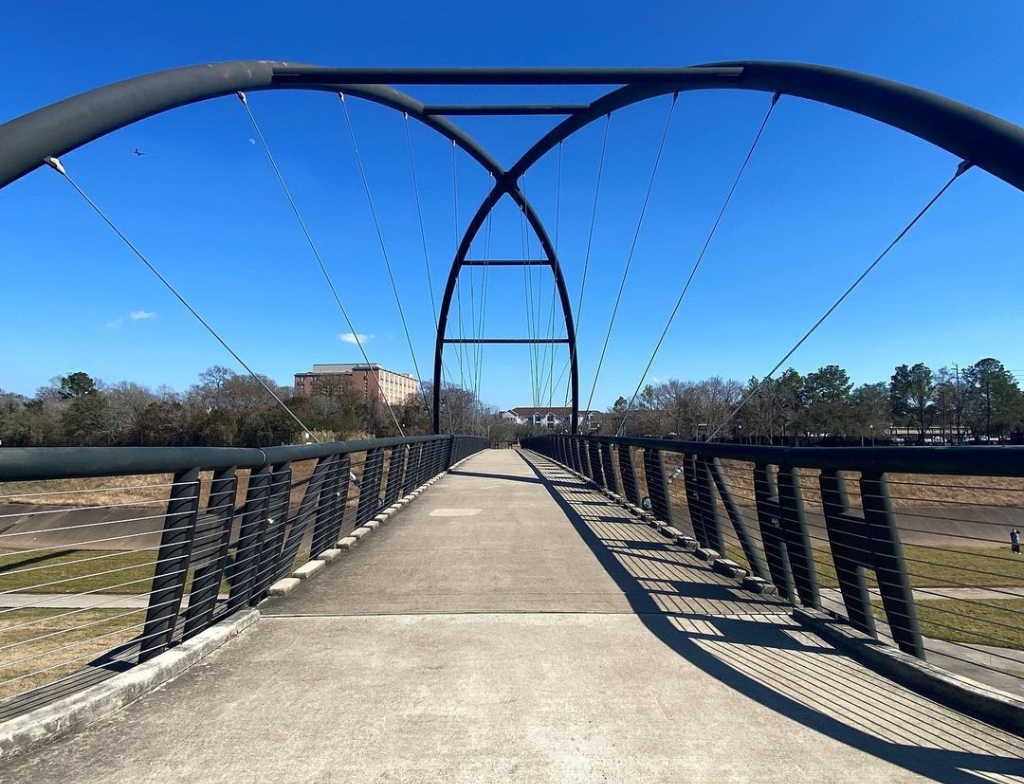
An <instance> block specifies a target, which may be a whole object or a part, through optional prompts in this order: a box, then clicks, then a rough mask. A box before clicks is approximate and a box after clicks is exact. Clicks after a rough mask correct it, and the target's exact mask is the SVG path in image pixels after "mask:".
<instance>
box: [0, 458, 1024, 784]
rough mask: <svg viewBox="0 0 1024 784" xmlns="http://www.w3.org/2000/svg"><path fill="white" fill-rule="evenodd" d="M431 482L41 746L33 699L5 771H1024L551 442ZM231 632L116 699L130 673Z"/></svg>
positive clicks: (207, 775) (737, 776)
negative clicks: (191, 661) (117, 703)
mask: <svg viewBox="0 0 1024 784" xmlns="http://www.w3.org/2000/svg"><path fill="white" fill-rule="evenodd" d="M303 449H308V447H303ZM395 451H396V452H399V453H400V451H401V450H398V449H396V450H395ZM624 451H625V450H624ZM236 457H237V455H236ZM457 457H459V455H458V453H456V458H457ZM371 462H373V461H372V458H371ZM406 465H407V466H408V465H409V463H408V461H407V462H406ZM313 481H314V482H315V481H316V479H314V480H313ZM387 485H388V483H387V482H386V481H385V483H384V486H385V488H386V487H387ZM423 488H424V489H423V490H422V491H412V492H410V493H408V494H406V495H405V496H403V498H402V499H400V500H403V501H404V500H406V499H408V503H404V502H403V503H401V504H393V505H392V506H391V507H389V508H393V510H392V512H391V513H390V514H382V515H379V516H377V517H378V518H379V519H380V520H382V521H383V522H381V523H380V524H378V523H377V521H376V520H369V521H368V522H369V523H370V526H369V527H367V526H359V528H358V531H359V533H357V535H356V537H353V536H351V535H347V536H341V538H340V541H341V543H342V547H343V548H345V549H344V550H343V551H342V552H340V553H339V551H338V549H337V548H334V547H330V548H328V549H327V550H325V551H323V552H319V553H317V552H316V551H315V550H314V551H313V554H315V555H319V556H320V558H319V559H315V560H314V561H312V562H311V563H315V564H318V565H321V564H323V563H326V566H323V567H322V568H318V569H317V570H307V571H315V572H316V573H315V574H313V575H312V576H309V577H308V578H306V579H303V580H296V581H295V582H296V583H298V584H297V586H295V587H294V588H293V587H292V585H293V583H291V582H288V581H287V580H285V581H283V582H281V583H278V584H277V586H278V587H277V588H276V589H274V588H273V587H268V588H267V591H269V592H270V593H271V594H282V595H271V596H269V597H268V598H265V599H263V598H261V597H260V596H259V595H255V596H253V597H252V599H253V600H252V601H251V602H249V603H248V604H247V606H246V607H243V608H240V609H235V610H233V611H232V612H231V613H230V614H228V612H227V609H226V607H227V605H228V604H229V596H222V597H221V600H220V602H219V604H221V605H225V614H224V615H219V616H218V617H219V618H220V620H219V622H218V623H217V624H215V625H214V626H212V627H211V628H210V629H209V630H208V631H206V632H200V633H199V634H197V635H196V636H195V637H191V638H189V641H186V642H184V643H182V644H181V645H178V639H179V635H180V634H181V632H182V623H183V621H184V617H185V616H186V615H189V616H190V617H194V615H192V614H190V613H189V612H188V610H185V609H182V617H181V618H179V619H178V623H176V624H174V626H176V628H177V631H176V632H174V633H173V635H172V637H171V640H172V642H171V644H170V647H169V649H168V651H167V652H166V653H164V654H162V656H161V655H158V656H156V657H155V658H153V659H150V660H149V662H148V663H147V664H142V665H140V666H139V667H137V668H135V669H134V670H131V671H129V672H128V673H125V674H121V675H115V676H113V677H112V678H110V679H109V680H106V681H104V682H102V683H100V684H98V685H93V686H91V687H88V688H86V689H85V690H84V691H82V692H79V693H78V694H77V695H72V696H70V697H64V698H63V701H62V702H58V703H51V704H50V705H49V706H48V707H43V708H36V710H35V715H36V716H37V717H42V718H37V720H36V724H35V726H34V727H33V731H34V732H35V733H37V735H36V736H35V737H28V736H26V735H25V732H24V730H25V728H26V727H27V726H28V725H27V724H26V719H27V718H28V717H29V716H31V715H32V714H31V713H29V714H23V715H22V716H21V717H20V718H19V717H15V718H13V719H9V721H8V722H7V725H6V726H7V727H11V726H12V725H18V724H19V722H21V725H20V728H21V730H22V736H21V738H20V740H19V741H18V742H19V743H20V744H21V746H22V748H21V749H20V751H21V753H19V754H16V755H13V756H11V755H10V752H11V751H12V748H11V747H10V746H8V747H7V748H5V749H4V751H5V758H6V759H5V760H0V780H3V781H11V782H15V781H33V782H48V781H55V782H56V781H75V782H83V784H84V783H85V782H122V781H128V780H131V781H139V782H148V781H152V782H158V781H168V780H180V781H186V780H187V781H199V782H221V781H293V780H304V781H348V782H358V781H367V782H369V781H383V780H395V781H423V782H434V781H465V782H476V781H523V782H536V781H552V782H556V781H557V782H566V781H580V782H582V781H602V780H608V781H628V780H643V781H687V780H737V781H746V780H754V779H756V780H761V781H792V780H794V777H796V778H797V779H798V780H822V781H858V782H860V781H887V782H888V781H919V780H938V781H948V782H961V781H963V782H967V781H971V782H973V781H1020V780H1021V779H1022V778H1024V761H1022V760H1024V740H1022V739H1021V737H1020V736H1019V734H1014V733H1013V732H1011V731H1007V730H1004V729H999V728H997V727H996V726H993V725H992V724H990V723H986V722H984V721H980V720H978V719H975V718H971V717H969V716H967V715H965V713H964V712H963V711H962V710H957V709H955V707H951V705H954V704H955V702H951V701H950V698H949V695H948V694H947V695H946V697H945V698H943V699H942V700H941V701H939V700H936V699H932V698H929V697H927V696H924V695H923V694H922V693H921V692H920V689H918V690H912V689H910V688H907V687H906V686H904V685H900V684H898V683H896V682H895V681H894V680H892V679H891V678H890V677H887V676H886V675H884V674H880V672H879V671H877V670H878V668H877V667H876V668H875V669H869V668H868V667H866V666H864V665H863V664H861V663H859V662H858V661H857V659H855V658H854V657H852V656H851V655H849V653H848V652H847V650H849V649H848V648H846V647H845V646H846V644H845V643H841V644H838V645H837V644H834V643H836V639H837V638H836V637H834V636H829V635H828V634H825V635H822V634H819V633H816V631H815V628H816V627H815V626H814V625H813V624H809V623H808V622H807V620H806V619H803V620H801V618H799V617H795V616H794V607H793V605H791V604H790V602H788V601H786V600H784V599H782V598H780V597H779V596H777V595H773V594H772V593H771V592H770V591H762V592H760V593H758V592H755V591H752V590H747V589H744V588H743V587H742V584H741V582H740V581H739V580H738V579H736V578H735V577H730V576H726V575H725V574H721V573H719V571H716V570H714V569H712V567H711V565H710V564H709V563H708V562H707V561H706V560H703V559H702V558H701V557H699V556H701V555H705V554H704V553H696V552H694V551H693V550H692V548H691V547H689V546H687V542H686V538H685V537H681V538H679V539H678V540H677V539H676V537H674V536H673V537H669V536H666V534H665V532H664V531H663V530H661V529H659V528H657V527H654V526H652V525H651V524H650V522H652V521H645V520H644V519H641V518H642V515H641V514H638V510H636V509H633V508H630V505H629V504H628V503H626V502H623V503H620V502H618V501H616V500H613V499H611V498H609V497H608V496H609V495H610V493H609V492H608V491H607V490H606V489H604V488H600V487H598V486H597V485H596V484H595V483H594V482H592V481H590V480H588V479H586V478H584V477H581V476H580V475H578V474H577V473H576V472H574V471H572V470H571V469H569V468H567V467H566V466H564V465H561V464H559V463H557V462H555V461H554V460H552V459H551V458H549V457H546V456H543V455H541V454H539V453H538V452H536V451H530V450H519V449H514V450H510V449H504V450H494V449H492V450H484V451H479V452H477V453H475V454H473V455H472V456H470V457H468V458H466V459H463V460H461V462H459V461H456V464H455V465H454V466H453V467H452V468H451V469H450V470H449V471H447V472H446V473H443V474H442V475H440V477H439V478H438V479H437V480H436V481H432V480H427V482H426V483H425V484H424V485H423ZM414 496H415V497H414ZM214 501H216V499H214ZM250 511H251V509H250ZM646 516H647V517H650V515H646ZM676 516H677V518H678V517H679V514H678V510H677V515H676ZM202 518H203V515H200V519H202ZM653 522H657V521H653ZM676 522H677V524H678V525H679V527H680V528H685V529H686V530H690V526H689V525H688V524H685V523H684V522H682V521H680V520H678V519H677V520H676ZM243 525H244V523H243ZM350 525H351V524H350ZM314 528H315V526H314ZM371 529H372V533H370V531H371ZM93 530H95V529H93ZM364 532H365V533H364ZM264 533H265V534H266V531H265V532H264ZM347 533H349V531H340V532H339V535H340V534H347ZM164 538H165V540H166V538H167V537H164ZM287 538H288V537H282V538H281V539H280V540H279V544H280V542H284V541H286V540H287ZM357 539H358V544H357V545H356V544H355V542H356V540H357ZM165 544H166V541H165ZM332 544H333V543H332ZM759 546H760V545H759ZM328 561H329V563H328ZM200 571H201V568H200ZM198 573H199V572H198V571H197V572H196V574H198ZM195 579H198V578H195ZM241 583H242V581H241V580H239V579H238V577H237V576H236V578H235V584H236V585H240V584H241ZM197 590H200V591H201V587H200V588H197V586H196V582H195V581H193V582H192V583H191V600H190V601H189V602H188V603H187V604H188V607H190V608H192V607H196V606H199V604H200V603H201V600H199V599H197V597H196V591H197ZM249 606H253V607H255V609H248V607H249ZM151 612H152V611H151ZM256 615H258V619H257V620H255V621H253V618H254V616H256ZM154 617H156V616H154ZM151 620H152V619H151ZM231 627H235V630H236V631H237V630H239V629H243V628H244V631H241V632H240V633H238V634H237V636H231V637H230V638H229V639H228V636H229V635H227V634H220V636H219V637H218V639H217V642H216V643H215V645H219V647H216V650H215V651H214V652H212V653H209V655H207V656H206V657H205V658H204V659H202V660H201V661H200V662H198V663H196V664H195V666H192V667H191V668H190V669H187V670H185V671H184V672H181V674H179V675H178V676H177V677H176V678H174V679H173V680H171V681H170V682H169V683H168V684H167V685H165V686H162V687H161V688H158V689H156V690H154V691H152V692H151V693H147V694H143V695H142V696H141V697H139V698H138V699H137V700H135V701H134V702H131V703H130V704H128V705H126V706H125V707H123V708H121V709H120V710H118V711H116V712H112V713H111V712H110V704H108V703H109V702H110V700H111V699H112V698H111V695H112V694H113V693H114V692H115V691H116V689H115V687H114V684H115V683H116V682H117V681H118V680H119V679H122V680H123V679H126V678H127V679H131V678H132V677H133V674H137V673H138V672H139V671H140V670H146V669H147V668H150V669H152V668H153V667H154V666H155V665H157V664H158V663H159V662H160V661H161V660H162V659H164V660H166V659H167V657H171V656H173V655H174V652H175V650H178V649H180V648H181V647H189V646H190V645H197V644H199V645H201V644H202V640H203V639H204V638H206V637H209V636H210V635H211V634H214V635H216V634H217V633H218V632H217V629H218V628H221V629H223V628H231ZM154 628H155V626H154ZM819 631H820V629H819ZM848 635H852V632H848ZM830 640H831V642H830ZM197 641H198V642H197ZM860 644H865V643H864V642H863V641H861V643H860ZM175 646H177V647H175ZM893 655H896V654H893ZM98 666H102V665H98ZM892 671H893V672H895V671H896V670H895V669H894V670H892ZM134 677H139V676H137V675H135V676H134ZM143 677H149V676H143ZM903 680H904V682H907V681H906V678H905V677H904V678H903ZM157 682H158V681H154V683H153V685H156V683H157ZM118 688H130V687H124V686H121V687H118ZM980 688H981V687H980V686H978V687H976V688H975V691H977V690H978V689H980ZM96 690H105V691H104V698H103V699H99V700H94V701H93V704H92V706H91V707H88V708H86V709H85V711H84V714H83V715H79V716H77V717H76V718H74V719H72V720H70V721H69V722H68V723H69V724H70V725H72V726H76V725H79V724H80V725H83V726H81V727H78V726H76V730H77V731H76V732H74V734H72V735H71V736H70V737H65V738H63V739H52V740H49V741H47V742H45V743H44V744H43V745H38V744H39V740H40V738H41V737H43V736H44V735H46V734H50V735H54V736H55V735H57V734H59V731H60V730H59V729H58V730H55V728H54V726H53V725H52V721H53V713H54V711H55V710H57V709H62V710H64V711H65V713H66V712H67V711H68V709H69V706H71V705H74V704H75V703H76V701H77V702H79V703H81V702H82V701H83V700H87V699H88V694H89V692H90V691H93V692H95V691H96ZM925 691H927V688H926V689H925ZM37 693H41V692H38V690H37ZM992 693H993V694H995V693H996V692H994V691H993V692H992ZM964 694H967V695H968V696H967V697H965V698H964V707H967V706H968V703H969V701H970V699H972V698H971V696H970V694H969V690H967V691H965V692H964ZM132 696H136V695H135V694H132ZM1004 697H1007V698H1008V695H1004ZM104 699H105V700H106V703H105V702H104ZM971 705H972V706H973V705H974V703H971ZM970 709H971V710H974V708H973V707H972V708H970ZM47 711H49V712H50V713H49V714H48V718H49V720H50V721H51V724H50V725H47V724H46V719H47ZM90 712H91V713H92V715H89V713H90ZM975 712H976V711H975ZM992 715H993V716H998V714H996V713H993V714H992ZM1002 717H1003V718H1002V719H999V718H998V717H997V718H996V721H997V723H1003V724H1004V726H1007V728H1008V729H1010V730H1012V729H1013V727H1012V725H1011V724H1008V723H1007V722H1006V720H1005V714H1002ZM1018 731H1019V726H1018ZM4 740H5V741H10V734H8V736H7V737H5V738H4ZM33 747H34V748H33Z"/></svg>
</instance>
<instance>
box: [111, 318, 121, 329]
mask: <svg viewBox="0 0 1024 784" xmlns="http://www.w3.org/2000/svg"><path fill="white" fill-rule="evenodd" d="M122 324H124V319H114V320H113V321H108V322H107V329H117V328H118V327H120V326H121V325H122Z"/></svg>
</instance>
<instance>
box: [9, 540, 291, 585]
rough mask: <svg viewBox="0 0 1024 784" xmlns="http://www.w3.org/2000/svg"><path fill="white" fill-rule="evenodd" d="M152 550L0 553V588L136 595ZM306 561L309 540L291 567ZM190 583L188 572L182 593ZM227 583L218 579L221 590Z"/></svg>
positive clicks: (148, 574) (149, 572) (149, 576)
mask: <svg viewBox="0 0 1024 784" xmlns="http://www.w3.org/2000/svg"><path fill="white" fill-rule="evenodd" d="M156 557H157V554H156V552H155V551H131V552H121V551H116V550H34V551H32V552H30V553H23V552H11V551H8V552H0V591H18V592H21V593H39V594H77V593H87V592H96V593H111V594H138V593H146V592H147V591H149V590H150V587H151V583H152V580H153V571H154V569H155V566H156ZM308 560H309V542H308V541H307V542H305V543H303V546H302V547H300V548H299V552H298V553H297V554H296V556H295V561H294V563H293V564H292V570H294V569H297V568H298V567H300V566H302V565H303V564H304V563H306V562H307V561H308ZM190 586H191V575H190V576H189V580H188V582H186V585H185V590H186V592H187V591H188V590H189V589H190ZM229 590H230V585H229V584H228V582H227V580H226V579H225V580H222V581H221V586H220V591H221V593H227V592H228V591H229Z"/></svg>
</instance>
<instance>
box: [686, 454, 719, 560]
mask: <svg viewBox="0 0 1024 784" xmlns="http://www.w3.org/2000/svg"><path fill="white" fill-rule="evenodd" d="M698 471H699V468H698V464H697V455H691V454H686V455H683V488H684V491H685V494H686V509H687V511H688V512H689V513H690V526H691V527H692V528H693V535H694V536H695V537H696V538H697V541H698V542H699V543H700V545H701V546H702V547H710V546H711V544H710V543H711V541H712V537H711V536H710V535H709V534H708V526H707V525H706V523H705V520H704V499H703V496H702V491H701V483H700V481H699V479H698Z"/></svg>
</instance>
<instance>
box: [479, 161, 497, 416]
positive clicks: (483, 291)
mask: <svg viewBox="0 0 1024 784" xmlns="http://www.w3.org/2000/svg"><path fill="white" fill-rule="evenodd" d="M487 182H488V189H487V190H488V193H490V192H491V190H493V187H494V174H493V173H492V172H488V173H487ZM493 212H494V211H493V210H488V211H487V228H486V230H485V233H484V269H483V278H482V282H481V285H480V330H479V332H478V334H479V336H480V337H481V338H482V337H483V336H484V327H485V326H486V318H485V317H486V315H487V267H488V262H489V261H490V259H491V224H492V217H493ZM483 368H484V344H483V343H481V344H480V354H479V355H478V359H477V366H476V389H477V396H479V395H480V387H481V383H482V379H483Z"/></svg>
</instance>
